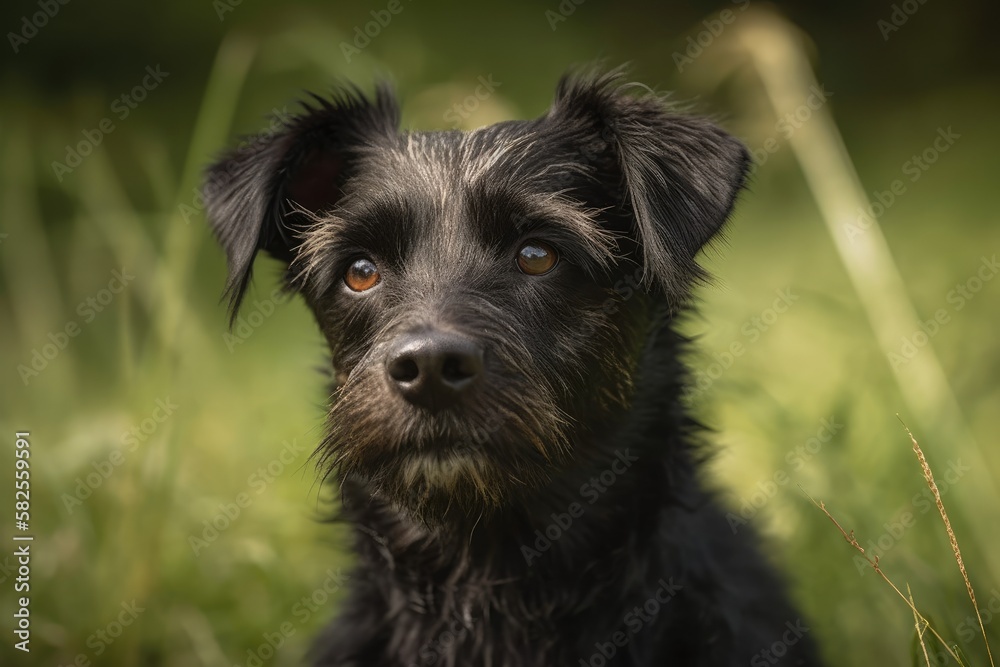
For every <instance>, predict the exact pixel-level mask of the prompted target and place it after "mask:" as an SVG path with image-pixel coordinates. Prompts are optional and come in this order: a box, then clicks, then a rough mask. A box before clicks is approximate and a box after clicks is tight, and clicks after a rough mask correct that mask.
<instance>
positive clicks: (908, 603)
mask: <svg viewBox="0 0 1000 667" xmlns="http://www.w3.org/2000/svg"><path fill="white" fill-rule="evenodd" d="M799 490H800V491H802V493H804V494H805V495H806V498H808V499H809V500H810V501H812V504H813V505H815V506H816V507H818V508H819V509H820V511H821V512H823V514H825V515H826V517H827V518H828V519H830V521H832V522H833V525H835V526H836V527H837V530H839V531H840V534H841V535H843V536H844V539H845V540H847V543H848V544H850V545H851V546H852V547H854V548H855V549H857V550H858V551H859V552H860V553H861V555H862V557H864V559H865V560H866V561H868V564H869V565H871V566H872V569H873V570H875V572H877V573H878V575H879V576H880V577H882V579H884V580H885V583H887V584H889V585H890V586H891V587H892V590H894V591H896V595H898V596H899V597H900V598H902V600H903V602H905V603H906V606H908V607H909V608H910V609H911V610H912V611H913V615H914V616H916V617H917V618H918V619H919V620H920V622H921V623H923V624H924V627H926V628H927V629H928V630H930V632H931V634H932V635H934V637H936V638H937V640H938V641H939V642H941V646H943V647H944V650H945V651H947V652H948V655H950V656H951V657H952V658H954V660H955V662H957V663H958V664H959V665H961V664H962V661H961V660H960V659H959V658H958V656H957V655H955V652H954V651H953V650H952V648H951V647H950V646H948V642H946V641H945V640H944V638H943V637H942V636H941V635H939V634H938V632H937V630H935V629H934V626H932V625H931V624H930V621H928V620H927V619H926V618H924V615H923V614H921V613H920V612H919V611H918V610H917V608H916V606H914V604H913V603H912V602H911V601H910V600H909V599H908V598H907V597H906V596H905V595H903V592H902V591H901V590H899V588H898V587H897V586H896V584H894V583H892V580H891V579H889V577H888V576H887V575H886V573H885V572H883V571H882V568H881V567H880V566H879V564H878V556H875V557H874V558H872V557H871V556H869V555H868V554H867V553H866V552H865V548H864V547H863V546H861V544H860V543H859V542H858V539H857V538H856V537H854V531H853V530H852V531H851V532H849V533H848V532H847V531H846V530H844V527H843V526H841V525H840V522H839V521H837V520H836V519H834V518H833V515H832V514H830V511H829V510H828V509H826V505H825V504H824V503H823V502H821V501H818V500H816V499H815V498H813V497H812V496H810V495H809V494H808V493H807V492H806V490H805V489H804V488H802V485H801V484H800V485H799Z"/></svg>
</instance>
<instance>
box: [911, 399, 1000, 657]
mask: <svg viewBox="0 0 1000 667" xmlns="http://www.w3.org/2000/svg"><path fill="white" fill-rule="evenodd" d="M896 418H897V419H899V415H896ZM899 423H900V424H903V428H904V429H906V435H908V436H910V442H912V443H913V451H914V453H915V454H916V455H917V460H918V461H919V462H920V469H921V470H922V471H923V473H924V480H925V481H926V482H927V487H928V488H929V489H930V490H931V493H933V494H934V502H935V503H936V504H937V508H938V512H940V513H941V520H942V521H944V527H945V530H947V531H948V540H949V541H950V542H951V550H952V552H954V554H955V561H956V562H957V563H958V569H959V571H960V572H961V573H962V579H964V580H965V590H967V591H968V592H969V599H970V600H971V601H972V608H973V609H975V610H976V618H977V619H978V620H979V629H980V630H981V631H982V633H983V641H984V642H986V655H987V656H988V657H989V659H990V667H996V665H995V664H994V663H993V651H991V650H990V640H989V639H988V638H987V637H986V626H985V625H984V624H983V617H982V615H981V614H980V613H979V605H978V604H976V592H975V591H974V590H973V589H972V582H971V581H969V575H968V573H966V571H965V561H963V560H962V552H961V551H960V550H959V548H958V538H957V537H956V536H955V531H954V530H953V529H952V527H951V520H950V519H949V518H948V513H947V512H946V511H945V509H944V503H943V502H942V501H941V492H940V491H939V490H938V486H937V483H936V482H935V481H934V473H933V472H932V471H931V466H930V464H928V463H927V458H926V457H924V452H923V450H922V449H920V445H919V444H918V443H917V439H916V438H914V437H913V433H911V432H910V429H909V427H908V426H907V425H906V424H905V423H904V422H903V420H902V419H899Z"/></svg>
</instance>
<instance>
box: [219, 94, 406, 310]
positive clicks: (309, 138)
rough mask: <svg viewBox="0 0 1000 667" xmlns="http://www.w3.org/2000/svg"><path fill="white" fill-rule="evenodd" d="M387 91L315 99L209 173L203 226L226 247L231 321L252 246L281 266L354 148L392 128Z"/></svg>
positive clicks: (329, 202) (347, 166)
mask: <svg viewBox="0 0 1000 667" xmlns="http://www.w3.org/2000/svg"><path fill="white" fill-rule="evenodd" d="M398 124H399V111H398V107H397V105H396V101H395V98H394V97H393V95H392V92H391V90H390V89H389V88H388V87H386V86H380V87H379V88H378V90H377V92H376V94H375V98H374V99H373V100H369V99H368V98H366V97H365V96H364V95H363V94H362V93H361V92H360V91H358V90H357V89H356V88H351V89H346V90H341V91H337V92H335V93H334V94H333V96H332V98H331V99H329V100H327V99H323V98H320V97H316V96H313V101H311V102H309V103H303V104H302V111H301V112H300V113H299V114H298V115H295V116H292V117H290V118H286V119H283V120H282V121H281V124H280V126H279V127H278V129H277V131H274V132H269V133H265V134H262V135H259V136H256V137H252V138H250V139H249V140H248V141H245V142H244V143H243V144H242V145H241V146H240V147H238V148H236V149H234V150H232V151H229V152H228V153H226V154H225V155H223V156H222V157H221V159H219V160H218V161H217V162H216V163H215V164H213V165H212V166H211V167H210V168H209V169H208V171H207V173H206V177H205V184H204V186H203V188H202V194H203V197H204V200H205V209H206V212H207V216H208V220H209V224H210V225H211V227H212V229H213V231H214V232H215V236H216V238H217V239H218V240H219V243H220V244H221V245H222V247H223V249H224V250H225V251H226V257H227V261H228V264H229V278H228V280H227V282H226V292H225V294H226V296H228V297H229V305H230V315H231V318H235V317H236V313H237V311H238V309H239V306H240V301H241V300H242V299H243V295H244V294H245V292H246V289H247V286H248V285H249V284H250V277H251V274H252V270H253V260H254V257H255V256H256V255H257V251H258V250H264V251H266V252H267V253H268V254H270V255H271V256H273V257H275V258H277V259H279V260H282V261H284V262H286V263H288V262H291V260H292V259H293V258H294V256H295V250H296V248H297V246H298V245H299V242H300V239H299V233H300V232H301V230H302V229H303V228H304V227H306V226H307V225H308V224H310V218H311V216H312V215H314V214H317V213H320V212H322V211H323V210H325V209H329V208H330V207H332V206H334V205H335V204H336V203H337V200H338V199H339V198H340V196H341V191H342V187H343V185H344V182H345V181H346V179H347V178H348V177H349V176H350V173H351V170H352V168H353V167H354V164H355V162H356V160H357V157H358V150H359V149H360V148H362V147H363V146H365V145H367V144H371V143H373V142H375V141H377V140H378V138H379V137H389V136H391V135H393V134H395V132H396V128H397V127H398Z"/></svg>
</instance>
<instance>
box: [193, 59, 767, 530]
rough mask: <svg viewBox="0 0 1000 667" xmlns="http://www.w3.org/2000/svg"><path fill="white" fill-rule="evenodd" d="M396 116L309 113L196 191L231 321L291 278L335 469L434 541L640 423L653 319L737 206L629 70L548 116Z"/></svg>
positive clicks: (347, 108)
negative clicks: (315, 345)
mask: <svg viewBox="0 0 1000 667" xmlns="http://www.w3.org/2000/svg"><path fill="white" fill-rule="evenodd" d="M398 115H399V114H398V111H397V107H396V103H395V101H394V99H393V97H392V95H391V94H390V93H389V92H388V91H387V90H386V89H379V90H378V92H377V93H376V95H375V96H374V99H368V98H366V97H365V96H364V95H362V94H361V93H359V92H358V91H357V90H349V91H342V92H339V93H337V94H335V95H334V96H333V98H332V99H329V100H326V99H319V98H317V99H316V100H315V101H314V102H313V103H310V104H308V105H305V107H304V110H303V111H302V113H300V114H299V115H298V116H296V117H294V118H293V119H291V120H290V121H288V122H287V123H286V125H285V126H284V128H283V129H282V130H281V131H280V132H278V133H275V134H271V135H269V136H264V137H260V138H258V139H257V140H254V141H252V142H250V143H249V144H248V145H246V146H245V147H242V148H240V149H237V150H235V151H233V152H231V153H229V154H228V155H226V156H224V157H223V159H222V160H220V161H219V162H218V163H217V164H215V165H214V166H213V167H212V168H211V170H210V171H209V174H208V183H207V185H206V188H205V200H206V204H207V210H208V217H209V219H210V222H211V224H212V226H213V228H214V230H215V233H216V236H217V237H218V239H219V241H220V242H221V244H222V246H223V247H224V248H225V251H226V254H227V256H228V260H229V267H230V275H229V283H228V288H227V289H228V294H229V296H230V298H231V306H232V312H233V314H234V315H235V312H236V309H237V308H238V306H239V303H240V300H241V298H242V297H243V295H244V292H245V290H246V289H247V285H248V283H249V280H250V274H251V267H252V264H253V260H254V257H255V255H256V254H257V252H258V251H259V250H264V251H266V252H267V253H269V254H270V255H272V256H273V257H275V258H277V259H278V260H280V261H282V262H283V263H284V264H285V265H286V266H287V274H286V275H287V280H288V283H289V285H290V286H292V287H293V288H294V289H296V290H297V291H299V292H301V293H302V295H303V296H304V297H305V299H306V301H307V303H308V304H309V306H310V307H311V309H312V311H313V312H314V314H315V316H316V319H317V321H318V323H319V326H320V328H321V329H322V331H323V333H324V335H325V336H326V338H327V340H328V342H329V345H330V350H331V353H332V363H333V372H334V374H335V377H336V389H335V391H334V394H333V402H332V405H331V407H330V433H329V436H328V437H327V439H326V442H325V443H324V445H323V447H324V449H323V453H324V455H325V458H326V460H327V461H328V462H329V463H330V464H331V466H332V467H333V468H334V469H336V470H337V471H338V472H339V474H340V476H341V479H342V480H345V481H346V480H357V481H358V482H359V483H360V484H363V485H364V486H365V487H366V488H367V489H368V491H369V492H370V493H372V494H375V495H377V496H379V497H381V498H384V499H385V500H386V501H388V502H391V503H393V504H395V505H397V506H399V507H401V508H403V509H405V510H407V511H410V512H412V513H413V514H414V515H416V516H419V517H422V518H424V519H433V518H435V517H437V518H442V517H444V516H445V515H447V513H448V512H449V511H451V512H461V513H466V514H471V515H473V516H475V515H478V514H480V513H481V512H482V511H483V510H485V509H489V508H498V507H503V506H504V505H506V504H508V503H511V502H516V500H517V499H518V498H524V497H526V494H528V493H529V492H531V491H532V490H536V489H539V488H541V487H543V486H544V485H546V484H547V483H549V481H550V480H551V479H552V478H553V477H555V476H557V475H558V473H559V471H560V470H561V469H562V468H563V467H564V466H568V465H570V463H571V462H572V461H573V460H574V459H579V458H580V457H586V456H587V455H588V452H587V451H586V449H587V447H588V444H587V443H590V442H593V441H595V439H596V438H598V437H599V436H600V431H601V430H602V429H605V428H608V427H609V425H611V424H613V423H614V421H615V418H616V416H617V415H620V414H622V413H623V412H624V409H625V408H627V406H628V405H629V402H630V399H631V395H632V387H633V380H634V376H635V373H636V367H637V365H638V363H639V360H640V353H641V350H642V347H643V344H644V341H645V338H646V337H647V335H648V334H649V327H650V322H651V318H652V317H653V311H654V310H656V308H657V307H659V306H662V305H663V304H668V306H669V307H673V308H677V307H680V306H681V305H682V304H683V302H684V300H685V298H686V295H687V294H688V290H689V287H690V285H691V283H692V281H693V280H695V279H697V278H698V277H699V276H700V275H701V273H700V270H699V268H698V266H697V265H696V263H695V261H694V258H695V254H696V253H697V252H698V250H699V248H701V247H702V245H703V244H705V243H706V242H707V241H708V240H709V239H710V238H712V236H713V235H715V234H716V232H717V231H718V230H719V229H720V227H721V226H722V225H723V223H724V221H725V220H726V218H727V216H728V215H729V212H730V210H731V208H732V206H733V202H734V199H735V198H736V195H737V193H738V191H739V189H740V188H741V186H742V183H743V179H744V174H745V170H746V166H747V154H746V151H745V149H744V148H743V146H742V145H741V144H740V143H739V142H737V141H736V140H734V139H733V138H732V137H730V136H729V135H727V134H725V133H724V132H722V131H721V130H720V129H718V128H717V127H715V126H714V125H713V124H711V123H710V122H708V121H706V120H703V119H698V118H691V117H687V116H684V115H679V114H676V113H673V112H671V111H670V110H669V108H668V107H667V106H666V105H665V104H664V102H663V100H662V99H661V98H659V97H657V96H655V95H653V94H650V93H648V92H641V91H637V90H636V88H635V87H630V86H627V85H624V84H623V82H622V74H621V72H620V71H616V72H612V73H610V74H605V75H601V76H576V77H567V78H566V79H564V80H563V81H562V82H561V83H560V85H559V88H558V91H557V94H556V99H555V102H554V104H553V106H552V108H551V109H550V111H549V112H548V113H547V114H546V115H544V116H543V117H541V118H538V119H536V120H532V121H514V122H506V123H500V124H498V125H493V126H490V127H486V128H483V129H480V130H477V131H474V132H469V133H461V132H400V131H399V130H398V127H397V126H398V120H399V119H398Z"/></svg>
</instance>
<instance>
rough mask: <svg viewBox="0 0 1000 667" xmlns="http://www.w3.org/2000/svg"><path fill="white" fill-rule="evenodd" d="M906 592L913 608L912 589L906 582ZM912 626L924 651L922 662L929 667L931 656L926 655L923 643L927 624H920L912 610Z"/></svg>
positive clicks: (925, 647) (925, 646)
mask: <svg viewBox="0 0 1000 667" xmlns="http://www.w3.org/2000/svg"><path fill="white" fill-rule="evenodd" d="M906 594H907V595H908V596H909V598H910V607H914V608H915V607H916V605H914V604H913V591H911V590H910V585H909V584H906ZM913 627H915V628H916V629H917V641H919V642H920V649H921V650H922V651H923V652H924V662H925V663H927V667H931V657H930V656H929V655H927V644H926V643H924V630H926V629H927V626H926V625H922V624H921V622H920V617H919V616H917V612H913Z"/></svg>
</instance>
